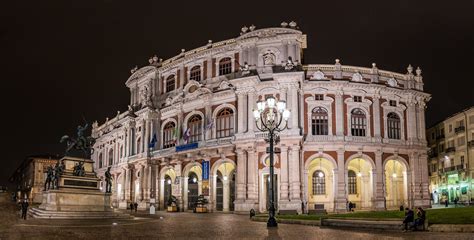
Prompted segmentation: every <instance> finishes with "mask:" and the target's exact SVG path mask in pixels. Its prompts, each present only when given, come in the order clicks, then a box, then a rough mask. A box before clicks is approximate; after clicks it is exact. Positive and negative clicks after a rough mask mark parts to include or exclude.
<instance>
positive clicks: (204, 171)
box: [202, 161, 209, 180]
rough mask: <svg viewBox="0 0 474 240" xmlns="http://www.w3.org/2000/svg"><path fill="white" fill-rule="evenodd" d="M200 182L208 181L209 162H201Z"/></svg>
mask: <svg viewBox="0 0 474 240" xmlns="http://www.w3.org/2000/svg"><path fill="white" fill-rule="evenodd" d="M202 180H209V161H203V162H202Z"/></svg>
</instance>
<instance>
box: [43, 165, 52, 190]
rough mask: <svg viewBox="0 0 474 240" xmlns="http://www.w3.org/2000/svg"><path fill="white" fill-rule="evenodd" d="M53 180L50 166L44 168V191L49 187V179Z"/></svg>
mask: <svg viewBox="0 0 474 240" xmlns="http://www.w3.org/2000/svg"><path fill="white" fill-rule="evenodd" d="M52 180H53V168H52V167H51V166H49V167H48V169H47V170H46V180H45V181H44V191H46V190H49V189H50V188H51V181H52Z"/></svg>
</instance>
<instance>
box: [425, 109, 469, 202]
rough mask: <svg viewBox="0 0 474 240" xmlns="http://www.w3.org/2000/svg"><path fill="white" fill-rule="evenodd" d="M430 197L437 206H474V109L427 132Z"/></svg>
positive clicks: (442, 122) (436, 125)
mask: <svg viewBox="0 0 474 240" xmlns="http://www.w3.org/2000/svg"><path fill="white" fill-rule="evenodd" d="M426 133H427V135H426V138H427V139H428V147H429V148H430V150H429V166H428V169H429V175H430V193H431V194H432V200H433V203H434V204H443V203H444V202H445V201H446V200H448V201H449V202H451V203H453V202H454V200H455V199H456V198H457V199H458V201H459V202H461V203H470V202H474V194H473V187H474V180H473V179H474V157H473V155H474V107H471V108H468V109H466V110H464V111H461V112H458V113H456V114H453V115H452V116H451V117H449V118H447V119H445V120H443V121H441V122H439V123H437V124H435V125H434V126H432V127H430V128H428V129H427V131H426Z"/></svg>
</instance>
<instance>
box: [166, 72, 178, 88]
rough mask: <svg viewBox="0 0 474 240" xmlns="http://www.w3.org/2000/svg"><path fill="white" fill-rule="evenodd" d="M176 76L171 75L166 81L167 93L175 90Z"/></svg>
mask: <svg viewBox="0 0 474 240" xmlns="http://www.w3.org/2000/svg"><path fill="white" fill-rule="evenodd" d="M175 82H176V81H175V76H174V75H171V76H169V77H168V78H167V79H166V92H171V91H173V90H174V89H175V84H176V83H175Z"/></svg>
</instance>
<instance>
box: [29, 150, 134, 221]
mask: <svg viewBox="0 0 474 240" xmlns="http://www.w3.org/2000/svg"><path fill="white" fill-rule="evenodd" d="M60 161H62V162H63V163H64V165H65V169H64V172H63V174H62V175H61V177H60V179H59V183H58V185H59V189H50V190H47V191H44V192H43V200H42V202H41V205H40V206H39V207H38V208H32V209H30V215H31V216H32V217H34V218H60V219H70V218H77V219H81V218H129V217H130V215H128V214H122V213H119V212H114V210H113V208H112V207H111V202H110V199H111V193H103V192H101V191H100V184H99V183H100V179H99V178H97V176H96V174H95V173H94V171H93V163H94V162H93V161H92V160H90V159H81V158H73V157H64V158H62V159H61V160H60ZM80 162H82V163H83V164H84V172H85V174H84V176H74V174H73V170H74V166H76V165H77V164H79V163H80Z"/></svg>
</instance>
